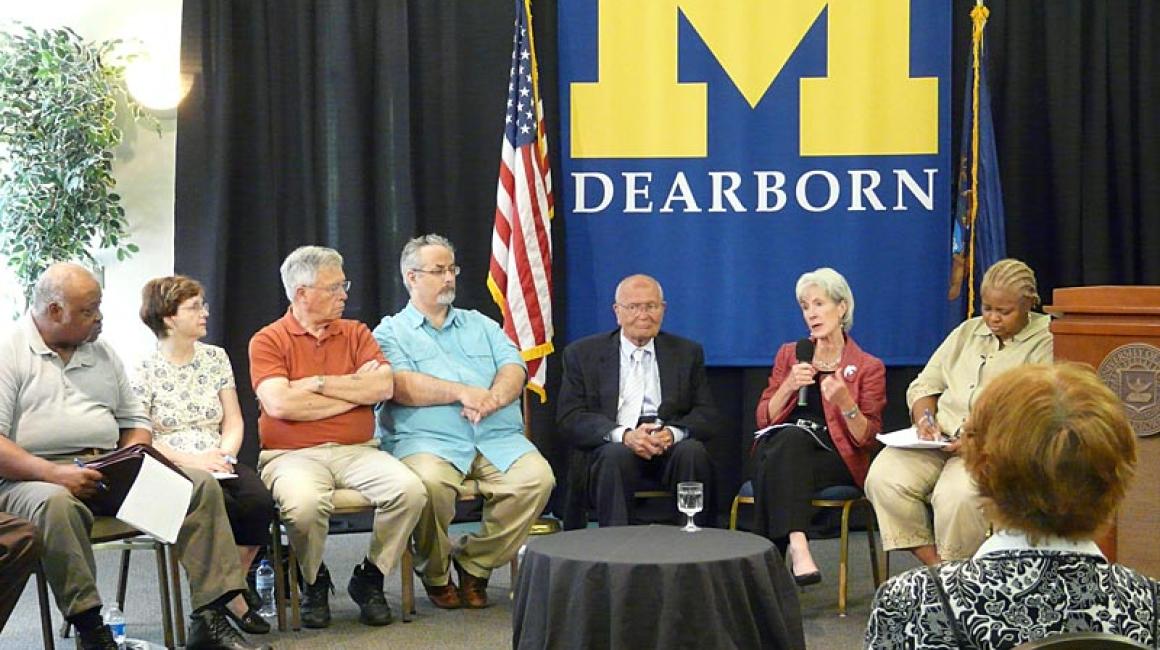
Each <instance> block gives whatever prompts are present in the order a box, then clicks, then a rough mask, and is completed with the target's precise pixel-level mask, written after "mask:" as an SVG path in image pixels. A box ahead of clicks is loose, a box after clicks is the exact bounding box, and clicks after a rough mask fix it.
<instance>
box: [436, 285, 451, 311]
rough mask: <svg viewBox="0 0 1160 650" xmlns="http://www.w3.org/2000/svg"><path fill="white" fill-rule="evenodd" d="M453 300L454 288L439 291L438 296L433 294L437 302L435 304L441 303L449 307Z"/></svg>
mask: <svg viewBox="0 0 1160 650" xmlns="http://www.w3.org/2000/svg"><path fill="white" fill-rule="evenodd" d="M453 302H455V290H454V289H452V290H451V291H448V292H446V293H440V294H439V295H438V296H435V304H437V305H443V306H444V307H450V306H451V303H453Z"/></svg>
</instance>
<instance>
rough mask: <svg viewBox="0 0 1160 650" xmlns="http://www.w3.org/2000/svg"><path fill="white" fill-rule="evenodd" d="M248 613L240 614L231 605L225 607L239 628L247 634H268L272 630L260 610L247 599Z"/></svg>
mask: <svg viewBox="0 0 1160 650" xmlns="http://www.w3.org/2000/svg"><path fill="white" fill-rule="evenodd" d="M246 607H247V609H246V613H245V614H242V615H241V616H238V615H237V614H235V613H234V610H232V609H230V608H229V607H226V608H225V613H226V616H228V617H229V618H230V620H231V621H233V622H234V625H237V626H238V629H239V630H241V631H243V632H245V633H246V634H268V633H269V632H270V623H269V621H267V620H266V619H264V618H262V617H261V615H259V614H258V610H257V609H256V608H255V607H254V606H253V605H251V604H250V603H249V599H248V598H247V599H246Z"/></svg>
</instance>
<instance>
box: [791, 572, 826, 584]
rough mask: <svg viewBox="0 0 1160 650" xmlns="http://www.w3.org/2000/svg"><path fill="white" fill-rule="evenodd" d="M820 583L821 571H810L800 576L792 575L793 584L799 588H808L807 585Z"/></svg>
mask: <svg viewBox="0 0 1160 650" xmlns="http://www.w3.org/2000/svg"><path fill="white" fill-rule="evenodd" d="M821 581H822V572H821V571H810V572H809V573H803V574H801V575H798V574H796V573H795V574H793V582H794V584H796V585H797V586H799V587H808V586H809V585H816V584H818V583H819V582H821Z"/></svg>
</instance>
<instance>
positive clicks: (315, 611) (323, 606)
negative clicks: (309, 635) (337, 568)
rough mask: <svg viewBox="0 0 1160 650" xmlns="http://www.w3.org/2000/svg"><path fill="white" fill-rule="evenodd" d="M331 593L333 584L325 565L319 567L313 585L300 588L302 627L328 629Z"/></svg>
mask: <svg viewBox="0 0 1160 650" xmlns="http://www.w3.org/2000/svg"><path fill="white" fill-rule="evenodd" d="M332 593H334V583H333V582H331V581H330V570H329V569H327V568H326V565H325V564H322V565H319V567H318V576H317V577H316V578H314V584H312V585H304V586H303V587H302V610H301V611H302V625H304V626H306V627H309V628H315V629H316V628H323V627H330V594H332Z"/></svg>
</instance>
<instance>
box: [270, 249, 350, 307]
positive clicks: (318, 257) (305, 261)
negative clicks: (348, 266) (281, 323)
mask: <svg viewBox="0 0 1160 650" xmlns="http://www.w3.org/2000/svg"><path fill="white" fill-rule="evenodd" d="M330 267H335V268H340V269H341V268H342V255H340V254H339V252H338V251H336V250H334V249H333V248H326V247H325V246H299V247H298V248H296V249H294V252H293V253H290V254H289V255H287V256H286V259H285V260H284V261H283V262H282V268H281V269H280V271H281V273H282V287H283V288H285V289H286V297H287V298H289V299H290V302H294V292H295V291H297V290H298V287H308V286H310V285H312V284H314V280H315V279H316V278H317V277H318V270H319V269H323V268H330Z"/></svg>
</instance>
